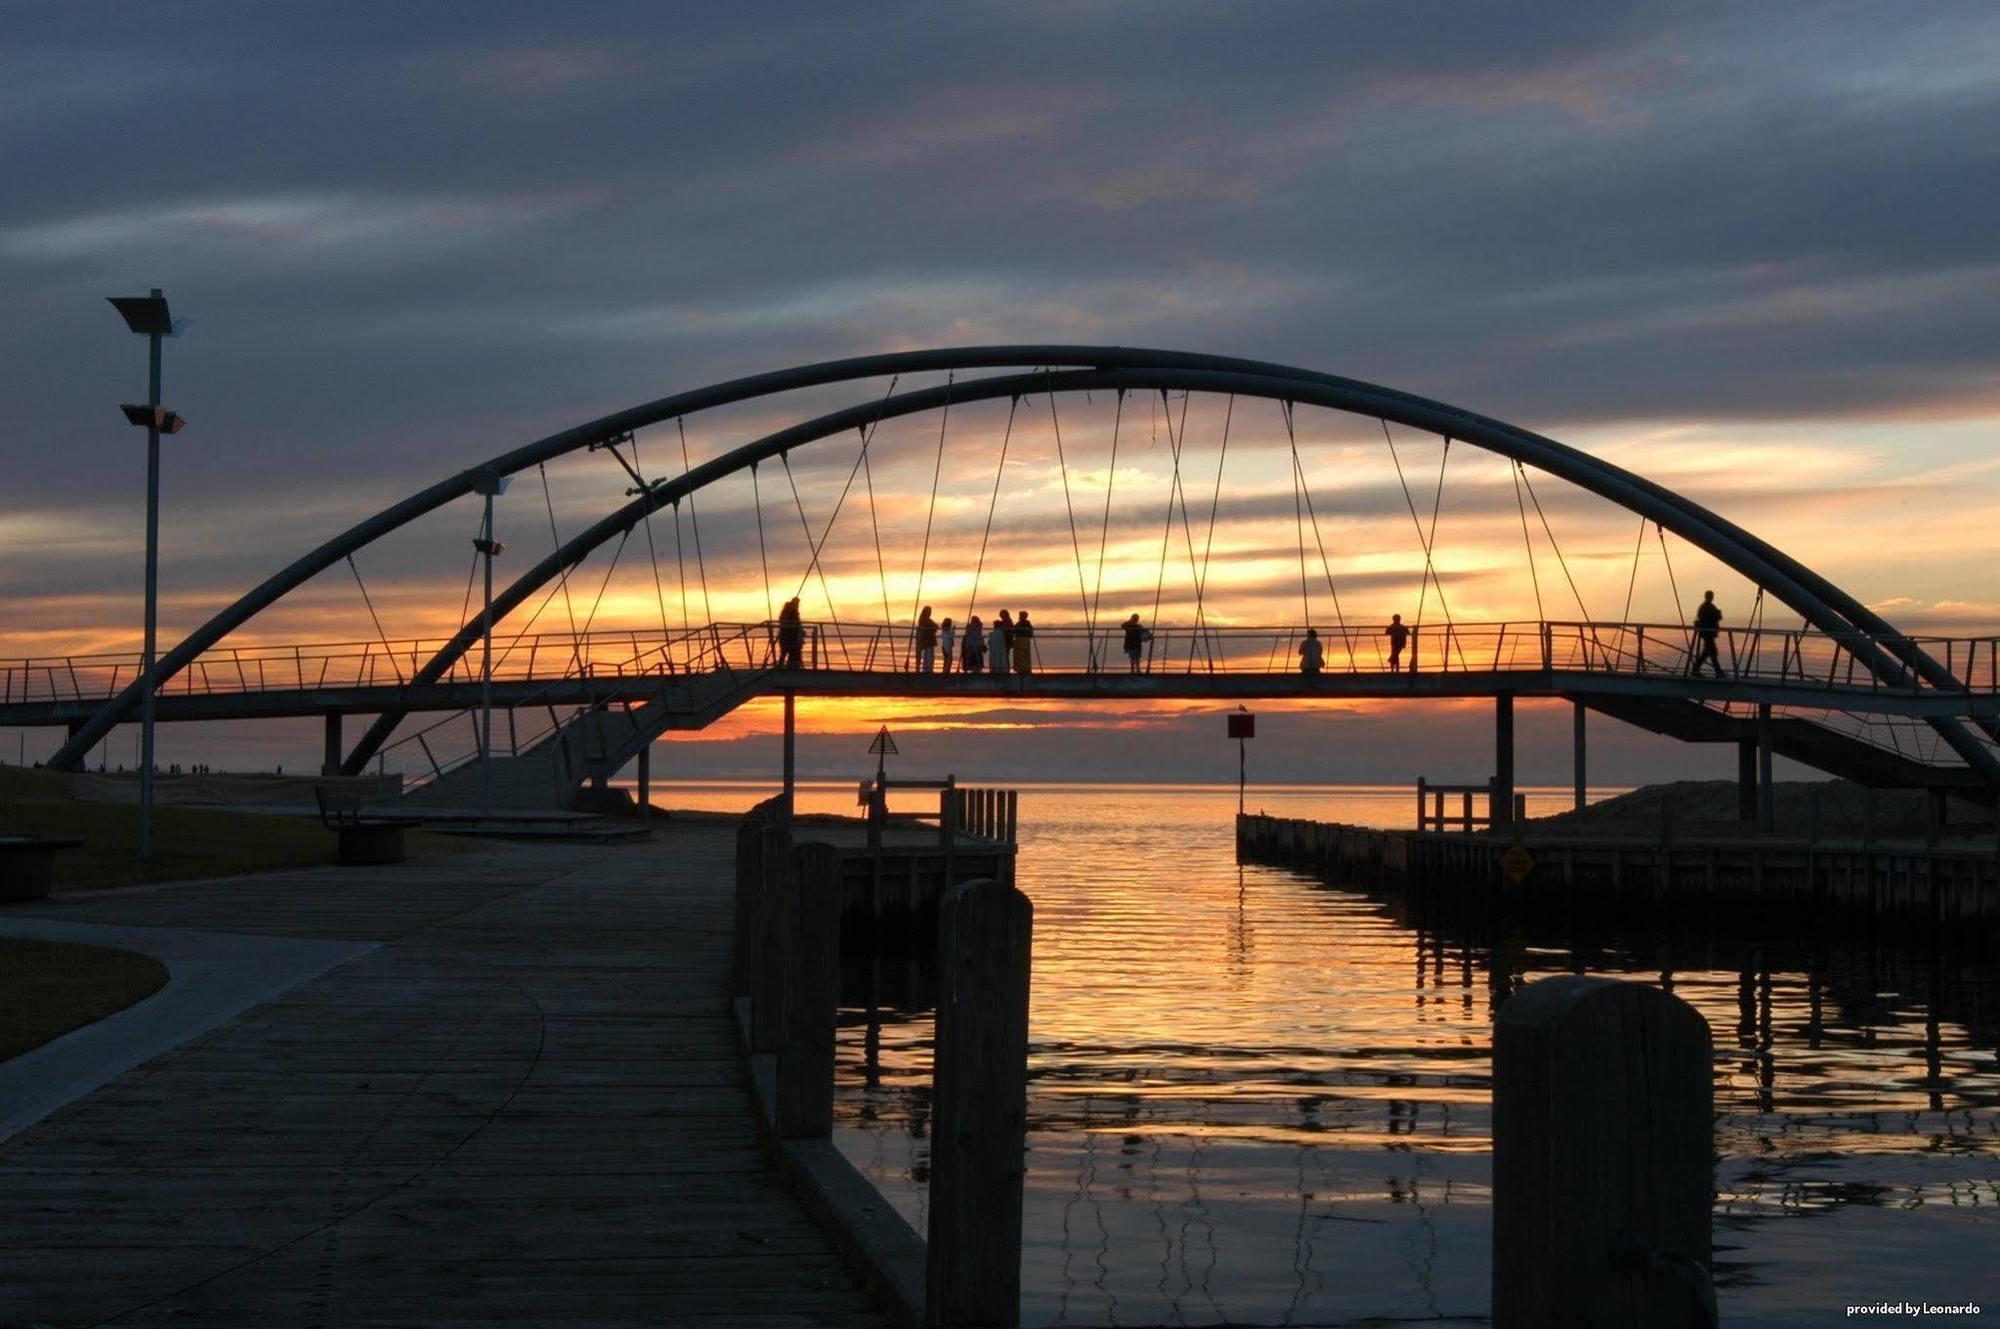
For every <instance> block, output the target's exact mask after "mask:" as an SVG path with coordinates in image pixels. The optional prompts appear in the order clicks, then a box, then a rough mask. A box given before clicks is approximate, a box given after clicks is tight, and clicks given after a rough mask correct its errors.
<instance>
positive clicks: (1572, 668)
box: [0, 620, 2000, 704]
mask: <svg viewBox="0 0 2000 1329" xmlns="http://www.w3.org/2000/svg"><path fill="white" fill-rule="evenodd" d="M1315 630H1316V631H1317V633H1318V635H1319V640H1320V644H1321V647H1322V650H1323V654H1324V661H1325V665H1324V672H1325V673H1327V674H1329V675H1336V674H1338V675H1350V676H1383V677H1396V676H1398V675H1402V674H1411V675H1433V676H1434V675H1440V674H1442V675H1455V674H1469V673H1482V674H1493V673H1499V674H1508V673H1518V674H1534V673H1550V672H1557V671H1560V672H1566V673H1586V674H1601V675H1607V676H1619V677H1630V678H1651V679H1659V680H1670V679H1674V678H1685V677H1716V676H1717V675H1715V674H1714V673H1713V671H1710V672H1709V673H1706V674H1702V675H1696V674H1695V673H1694V671H1693V669H1692V665H1693V662H1694V660H1695V658H1696V653H1697V649H1698V643H1697V640H1696V631H1695V630H1694V629H1692V628H1689V627H1686V626H1682V625H1676V624H1649V623H1589V622H1576V621H1561V620H1547V621H1522V622H1501V623H1454V624H1447V625H1443V626H1426V627H1422V628H1415V629H1412V631H1411V635H1410V639H1409V643H1408V646H1407V648H1406V650H1405V652H1404V655H1403V657H1402V660H1401V661H1400V668H1398V669H1396V670H1393V671H1392V670H1390V669H1389V667H1388V651H1387V643H1386V640H1385V639H1384V637H1383V634H1382V630H1381V629H1380V628H1378V627H1373V626H1370V627H1342V626H1339V625H1336V626H1332V627H1328V626H1324V625H1315ZM913 634H914V628H913V627H911V626H910V625H908V624H894V625H881V624H856V623H838V624H834V623H809V624H807V625H806V641H805V648H804V650H803V652H802V655H801V660H800V665H801V667H802V668H803V670H805V671H807V672H814V673H860V674H876V675H908V676H911V677H913V678H936V679H939V680H940V681H942V680H944V679H948V678H951V677H955V676H959V675H958V661H956V660H950V661H941V666H943V667H940V668H939V669H938V670H937V671H936V672H935V674H932V673H918V672H917V671H916V670H915V669H914V667H913V664H912V662H913V660H914V647H913V641H914V636H913ZM1121 635H1122V634H1121V631H1120V630H1119V629H1118V628H1116V627H1115V626H1114V627H1109V628H1107V627H1097V628H1090V627H1083V626H1076V625H1068V624H1057V625H1051V626H1047V627H1042V626H1037V627H1036V629H1035V632H1034V634H1033V638H1032V640H1033V643H1034V645H1033V648H1032V657H1033V672H1036V673H1051V674H1060V675H1101V676H1104V677H1106V678H1115V677H1117V676H1120V675H1126V674H1130V673H1134V672H1136V673H1138V674H1141V675H1144V676H1153V677H1157V676H1161V675H1202V674H1228V675H1275V674H1297V673H1299V672H1301V671H1300V657H1299V647H1300V646H1301V645H1302V644H1303V643H1304V641H1305V629H1304V628H1303V627H1302V626H1293V625H1281V626H1261V627H1260V626H1229V627H1212V626H1193V627H1189V626H1178V625H1163V626H1159V627H1155V628H1153V629H1152V636H1151V639H1150V640H1148V641H1147V642H1146V644H1145V648H1144V650H1143V652H1142V653H1141V655H1140V658H1139V660H1138V668H1137V669H1136V670H1134V669H1133V668H1132V667H1131V662H1130V661H1129V660H1128V658H1127V656H1126V655H1125V653H1124V652H1123V651H1122V650H1121V649H1118V647H1119V646H1120V638H1121ZM443 644H444V643H443V641H442V640H431V639H424V638H410V639H403V640H388V641H369V642H337V643H316V644H299V645H289V644H288V645H245V646H235V647H229V648H226V649H223V648H218V649H215V650H212V651H210V652H208V653H206V654H204V655H203V656H201V657H199V658H198V659H196V660H195V661H193V662H192V663H191V664H190V665H189V666H188V667H187V668H186V669H185V670H183V671H182V672H181V673H179V674H177V675H175V676H174V677H173V678H171V679H168V680H167V681H166V682H165V683H164V684H163V685H162V686H161V689H160V695H161V696H163V697H178V696H214V695H225V694H242V693H257V692H274V691H286V690H299V691H304V690H326V689H331V688H351V687H360V688H395V687H400V686H406V685H408V684H409V683H410V680H411V678H412V676H413V674H414V672H415V670H416V669H417V668H418V667H419V666H420V665H421V664H422V662H423V661H425V660H426V659H428V658H429V657H430V656H431V655H432V654H434V653H435V652H436V650H437V649H438V648H439V647H440V646H442V645H443ZM1717 647H1718V650H1717V655H1718V661H1719V664H1720V666H1721V673H1720V675H1719V677H1721V678H1722V679H1726V680H1731V681H1736V682H1746V683H1758V684H1765V685H1771V686H1778V687H1784V686H1791V687H1796V688H1800V689H1802V690H1810V691H1814V692H1820V693H1825V692H1830V691H1831V692H1840V693H1845V694H1851V695H1854V696H1857V697H1859V696H1866V695H1870V694H1876V693H1882V692H1892V693H1896V694H1899V695H1919V694H1924V695H1965V696H1993V695H2000V637H1994V636H1986V637H1943V636H1923V637H1887V638H1884V637H1864V636H1863V635H1861V634H1858V633H1856V634H1846V635H1839V636H1836V635H1831V634H1827V633H1823V632H1818V631H1813V630H1807V629H1781V628H1725V629H1722V630H1721V631H1720V632H1719V633H1718V634H1717ZM1877 649H1879V650H1881V651H1883V652H1886V653H1887V654H1888V655H1889V656H1891V657H1894V658H1896V659H1899V660H1906V659H1910V658H1913V657H1914V656H1915V655H1916V654H1917V653H1919V652H1922V653H1924V654H1927V655H1929V656H1931V657H1932V658H1934V659H1937V660H1939V661H1942V662H1943V663H1944V664H1945V665H1946V667H1947V668H1948V669H1949V670H1950V671H1951V672H1952V673H1953V674H1954V675H1955V676H1956V679H1957V686H1956V687H1951V688H1940V687H1938V686H1937V685H1935V684H1933V683H1931V682H1929V681H1927V680H1926V679H1924V678H1922V677H1920V676H1919V675H1918V673H1917V672H1916V671H1915V670H1910V671H1906V672H1904V673H1903V674H1902V675H1901V676H1900V677H1897V676H1895V675H1893V674H1892V675H1891V676H1890V677H1886V678H1885V677H1883V676H1882V675H1881V674H1880V673H1878V672H1877V671H1875V670H1874V669H1871V668H1870V667H1869V664H1868V663H1867V660H1866V659H1865V658H1864V655H1866V654H1867V653H1870V652H1872V651H1874V650H1877ZM997 654H1000V653H999V652H989V660H991V658H992V657H993V656H994V655H997ZM780 663H781V660H780V657H779V653H778V649H777V644H776V625H775V624H771V623H712V624H707V625H704V626H701V627H691V628H687V629H674V630H669V631H640V630H625V631H617V632H605V631H593V632H584V633H534V634H523V635H519V636H514V637H497V638H496V639H495V643H494V656H493V672H492V676H493V678H494V679H495V680H496V681H501V682H515V683H519V682H541V681H550V680H563V679H574V678H578V677H589V678H635V677H638V678H643V677H659V678H675V677H684V676H687V675H699V674H704V673H714V672H717V671H722V670H751V669H771V668H775V667H777V666H778V665H779V664H780ZM1010 672H1011V661H1010V662H1009V666H1008V668H1007V669H1005V670H1001V669H991V668H989V669H987V670H984V671H982V673H985V674H989V675H990V674H994V673H1000V674H1007V673H1010ZM138 674H139V657H138V655H137V654H136V653H134V654H130V655H126V654H112V655H63V656H44V657H30V658H19V659H12V660H0V704H7V703H15V704H18V703H35V702H66V701H67V702H76V701H89V702H96V701H102V700H104V699H106V698H109V697H112V696H115V695H116V694H117V693H118V692H119V690H120V689H122V688H124V687H125V686H127V685H128V684H130V683H131V682H132V681H133V680H134V679H135V678H137V677H138ZM480 677H481V673H480V666H479V662H478V659H477V656H476V653H474V654H468V655H467V656H464V657H462V658H459V659H457V660H455V661H454V662H453V663H452V664H451V666H450V667H449V668H448V669H447V670H446V671H445V672H444V673H443V674H442V675H440V676H439V677H438V678H437V679H436V680H434V682H435V683H436V684H441V685H449V684H470V683H477V682H478V681H479V680H480Z"/></svg>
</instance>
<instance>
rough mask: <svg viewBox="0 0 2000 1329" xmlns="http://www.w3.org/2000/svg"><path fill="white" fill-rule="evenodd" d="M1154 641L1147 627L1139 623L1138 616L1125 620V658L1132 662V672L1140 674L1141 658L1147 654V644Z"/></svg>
mask: <svg viewBox="0 0 2000 1329" xmlns="http://www.w3.org/2000/svg"><path fill="white" fill-rule="evenodd" d="M1152 639H1153V634H1152V633H1150V632H1148V631H1147V630H1146V628H1145V625H1144V624H1142V623H1140V622H1139V616H1138V615H1137V614H1134V615H1132V617H1130V618H1128V619H1126V620H1125V658H1126V659H1128V660H1130V661H1131V662H1132V672H1133V673H1135V674H1136V673H1138V672H1139V657H1140V656H1141V655H1143V654H1144V653H1145V650H1146V643H1147V642H1149V641H1151V640H1152Z"/></svg>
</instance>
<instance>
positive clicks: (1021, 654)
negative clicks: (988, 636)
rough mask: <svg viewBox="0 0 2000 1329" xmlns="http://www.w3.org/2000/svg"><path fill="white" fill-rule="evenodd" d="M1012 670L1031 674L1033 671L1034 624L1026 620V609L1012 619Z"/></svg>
mask: <svg viewBox="0 0 2000 1329" xmlns="http://www.w3.org/2000/svg"><path fill="white" fill-rule="evenodd" d="M1012 640H1013V649H1014V672H1015V673H1017V674H1032V673H1034V672H1035V625H1034V624H1033V623H1030V622H1029V621H1028V611H1027V610H1025V609H1023V610H1022V611H1021V616H1020V617H1019V618H1017V619H1015V620H1014V632H1013V638H1012Z"/></svg>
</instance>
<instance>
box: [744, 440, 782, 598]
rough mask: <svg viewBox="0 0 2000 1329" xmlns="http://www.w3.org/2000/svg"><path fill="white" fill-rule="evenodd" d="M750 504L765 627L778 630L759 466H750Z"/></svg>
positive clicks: (753, 463)
mask: <svg viewBox="0 0 2000 1329" xmlns="http://www.w3.org/2000/svg"><path fill="white" fill-rule="evenodd" d="M750 503H751V505H752V506H753V507H755V508H756V509H757V565H758V566H759V567H761V568H762V569H763V570H764V626H765V627H766V628H767V629H770V630H772V631H775V630H776V623H777V618H778V616H777V614H775V613H773V612H772V610H771V554H770V551H769V550H768V549H767V548H766V547H765V545H764V487H763V485H762V484H761V483H760V482H759V481H758V479H757V464H756V463H755V462H752V463H751V464H750Z"/></svg>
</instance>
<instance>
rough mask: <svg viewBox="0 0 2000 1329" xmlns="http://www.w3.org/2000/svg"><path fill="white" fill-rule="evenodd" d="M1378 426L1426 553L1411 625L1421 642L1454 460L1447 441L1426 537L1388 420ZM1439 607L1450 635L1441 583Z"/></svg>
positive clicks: (1382, 421) (1439, 465)
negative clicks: (1435, 539)
mask: <svg viewBox="0 0 2000 1329" xmlns="http://www.w3.org/2000/svg"><path fill="white" fill-rule="evenodd" d="M1376 423H1377V424H1379V425H1381V426H1382V441H1383V442H1385V443H1387V444H1388V445H1389V460H1390V461H1392V462H1394V463H1395V466H1396V483H1397V484H1399V485H1401V486H1402V488H1403V505H1404V506H1405V507H1407V508H1408V509H1409V510H1410V524H1411V525H1412V526H1413V527H1415V528H1416V532H1417V543H1418V544H1419V545H1420V546H1422V547H1423V551H1424V571H1423V577H1422V580H1421V581H1420V582H1419V583H1418V590H1417V621H1416V623H1415V624H1414V625H1412V629H1411V630H1412V631H1413V632H1414V633H1416V634H1417V639H1418V640H1419V641H1421V640H1422V634H1423V627H1424V603H1425V601H1426V599H1428V596H1429V591H1430V585H1431V582H1432V581H1433V580H1434V573H1435V569H1434V567H1433V563H1432V559H1431V535H1434V534H1436V532H1437V518H1438V509H1439V508H1440V507H1441V506H1442V504H1443V502H1444V465H1445V462H1446V461H1449V460H1450V459H1451V439H1450V438H1448V437H1447V438H1446V439H1445V441H1444V456H1443V458H1441V459H1440V460H1439V462H1438V492H1437V498H1436V501H1435V502H1434V503H1433V504H1432V507H1431V535H1427V534H1425V533H1424V521H1423V518H1422V517H1419V516H1418V515H1417V500H1416V496H1415V495H1414V494H1412V493H1411V492H1410V482H1409V479H1408V478H1407V477H1406V476H1405V475H1404V474H1403V459H1402V457H1401V455H1399V454H1398V453H1397V451H1396V440H1395V438H1394V437H1393V436H1392V435H1391V434H1390V433H1389V422H1388V421H1387V420H1386V419H1382V418H1380V417H1377V419H1376ZM1438 604H1439V605H1440V606H1443V607H1444V610H1445V628H1446V631H1447V633H1448V632H1449V630H1450V627H1451V609H1450V606H1449V605H1447V604H1446V602H1445V597H1444V584H1443V583H1442V582H1440V583H1438ZM1416 649H1417V648H1414V647H1413V648H1412V650H1411V658H1412V661H1413V662H1414V660H1415V656H1416ZM1446 663H1447V664H1448V663H1450V660H1449V657H1447V660H1446Z"/></svg>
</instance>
